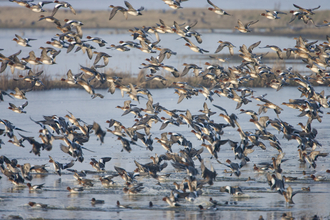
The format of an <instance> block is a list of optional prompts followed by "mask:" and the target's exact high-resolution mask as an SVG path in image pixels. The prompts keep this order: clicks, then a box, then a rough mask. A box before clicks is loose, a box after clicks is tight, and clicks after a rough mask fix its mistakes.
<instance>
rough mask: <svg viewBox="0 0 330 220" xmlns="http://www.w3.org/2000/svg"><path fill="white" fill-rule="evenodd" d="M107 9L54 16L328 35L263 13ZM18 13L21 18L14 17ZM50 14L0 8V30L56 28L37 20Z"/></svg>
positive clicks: (321, 13) (120, 24)
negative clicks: (131, 13)
mask: <svg viewBox="0 0 330 220" xmlns="http://www.w3.org/2000/svg"><path fill="white" fill-rule="evenodd" d="M110 11H111V10H110V9H109V10H104V11H91V10H79V11H77V14H76V15H74V14H72V13H71V12H70V10H68V9H63V10H59V11H58V12H57V13H56V15H55V17H56V18H57V19H58V20H59V21H60V22H61V24H64V19H66V18H67V19H74V20H79V21H82V22H83V24H84V25H83V29H84V28H114V29H129V28H134V27H141V24H143V25H144V26H156V23H158V24H159V19H162V20H163V21H164V22H165V23H166V24H167V25H173V21H177V22H178V23H179V24H183V23H185V24H190V23H192V22H194V21H198V23H197V25H196V26H195V27H194V28H195V29H209V31H213V29H229V30H233V32H234V31H235V29H234V27H235V26H236V25H237V20H238V19H240V20H242V22H243V23H244V22H249V21H252V20H259V22H258V23H256V24H254V25H253V28H254V30H253V32H251V33H248V34H257V35H272V36H273V35H282V36H283V35H286V36H297V35H301V36H305V37H309V38H317V37H318V38H320V37H323V36H324V37H325V35H326V34H327V33H329V27H321V28H318V27H315V25H314V24H312V23H311V22H309V24H308V25H306V24H304V23H303V21H300V20H299V21H298V20H297V19H296V20H295V21H293V22H292V23H290V24H288V22H289V21H290V19H291V14H290V13H289V12H286V13H287V15H281V19H277V20H269V19H267V18H265V17H263V16H261V15H260V14H261V13H262V12H264V11H262V10H232V11H231V16H222V17H221V16H219V15H216V14H214V13H212V12H209V11H207V10H205V9H204V8H203V9H196V8H184V9H180V10H166V11H164V10H149V11H143V15H142V16H137V17H134V16H128V19H127V20H126V19H125V17H124V16H123V15H122V13H118V14H116V16H115V17H114V18H113V19H112V20H109V14H110ZM17 14H19V15H20V16H17ZM50 14H51V11H49V10H48V11H46V12H45V13H35V12H32V11H31V10H29V9H28V8H23V7H1V8H0V28H39V29H56V25H55V24H52V23H49V22H47V21H38V20H39V18H40V15H45V16H49V15H50ZM329 14H330V10H318V11H317V13H316V14H315V15H313V16H312V18H313V20H314V23H315V24H322V22H323V21H324V20H330V16H329Z"/></svg>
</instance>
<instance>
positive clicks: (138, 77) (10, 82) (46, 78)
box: [0, 60, 329, 91]
mask: <svg viewBox="0 0 330 220" xmlns="http://www.w3.org/2000/svg"><path fill="white" fill-rule="evenodd" d="M284 69H286V66H285V62H283V61H281V60H278V61H276V62H275V63H274V65H273V68H272V72H273V73H274V75H270V76H268V77H259V78H258V79H253V80H249V81H247V82H244V83H242V84H240V87H251V88H255V87H266V86H267V83H270V82H271V80H273V79H276V78H278V73H277V70H284ZM40 70H42V68H40V67H38V71H40ZM34 72H36V71H35V70H34ZM105 73H106V74H107V75H108V76H117V77H120V78H121V81H120V83H121V84H122V85H128V84H129V83H132V84H133V85H137V86H138V87H139V88H146V89H162V88H168V87H175V86H173V82H187V83H188V84H189V85H191V86H193V87H196V88H200V87H202V86H205V87H207V88H210V87H212V82H211V81H209V80H206V79H203V78H202V77H199V76H194V75H193V74H192V73H191V74H188V75H186V76H184V77H178V78H175V77H174V76H173V75H172V74H171V73H169V72H165V71H162V72H161V73H160V75H162V76H163V77H165V78H166V79H167V84H166V86H164V85H163V84H161V83H160V82H157V81H154V80H152V81H147V77H146V75H147V70H140V72H139V73H138V74H135V75H132V74H130V73H125V72H119V73H118V72H115V71H114V70H113V69H108V70H106V72H105ZM19 74H22V73H21V72H19V73H17V72H15V73H14V74H11V73H8V72H6V73H2V74H0V90H4V91H7V90H14V89H15V88H16V87H18V88H20V89H29V88H31V84H30V83H28V82H25V81H24V80H14V79H18V78H19ZM39 78H40V80H41V81H42V82H43V84H44V85H43V86H39V87H37V86H35V87H33V90H51V89H68V88H78V89H83V88H82V87H81V86H79V85H70V84H68V83H66V82H63V81H61V78H62V77H61V76H51V75H50V74H47V73H45V72H44V73H43V74H41V76H40V77H39ZM310 81H311V82H312V84H313V85H314V86H317V85H318V84H317V83H315V81H313V79H311V80H310ZM90 83H91V85H92V86H93V87H94V88H95V89H108V88H109V85H108V83H107V82H105V83H100V82H99V81H98V80H92V81H91V82H90ZM328 84H329V83H326V84H324V85H328ZM287 86H298V84H297V83H295V82H294V81H291V82H289V84H288V85H287ZM215 88H217V87H215Z"/></svg>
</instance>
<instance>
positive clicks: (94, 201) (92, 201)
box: [91, 198, 104, 206]
mask: <svg viewBox="0 0 330 220" xmlns="http://www.w3.org/2000/svg"><path fill="white" fill-rule="evenodd" d="M91 203H92V206H95V205H101V204H104V200H99V199H95V198H92V199H91Z"/></svg>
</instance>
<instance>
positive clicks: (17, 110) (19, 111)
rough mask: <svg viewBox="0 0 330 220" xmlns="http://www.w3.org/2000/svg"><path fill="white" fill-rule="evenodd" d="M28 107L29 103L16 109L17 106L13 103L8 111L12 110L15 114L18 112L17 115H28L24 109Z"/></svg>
mask: <svg viewBox="0 0 330 220" xmlns="http://www.w3.org/2000/svg"><path fill="white" fill-rule="evenodd" d="M27 105H28V101H26V102H25V103H24V104H23V105H21V106H18V107H16V105H14V104H13V103H9V107H8V109H10V110H12V111H13V112H16V113H19V114H21V113H25V114H26V111H24V110H23V109H24V108H25V107H26V106H27Z"/></svg>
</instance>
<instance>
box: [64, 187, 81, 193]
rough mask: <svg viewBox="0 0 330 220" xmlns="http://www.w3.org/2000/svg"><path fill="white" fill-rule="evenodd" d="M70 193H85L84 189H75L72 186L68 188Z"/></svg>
mask: <svg viewBox="0 0 330 220" xmlns="http://www.w3.org/2000/svg"><path fill="white" fill-rule="evenodd" d="M66 189H67V190H68V191H69V192H70V193H81V192H83V191H84V187H73V188H71V187H70V186H68V187H67V188H66Z"/></svg>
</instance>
